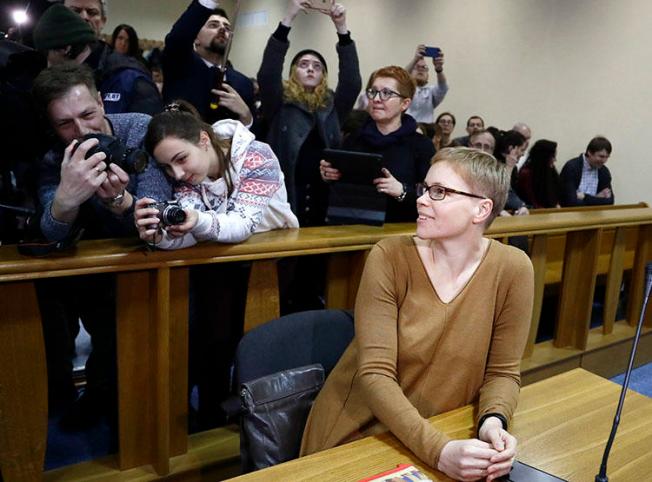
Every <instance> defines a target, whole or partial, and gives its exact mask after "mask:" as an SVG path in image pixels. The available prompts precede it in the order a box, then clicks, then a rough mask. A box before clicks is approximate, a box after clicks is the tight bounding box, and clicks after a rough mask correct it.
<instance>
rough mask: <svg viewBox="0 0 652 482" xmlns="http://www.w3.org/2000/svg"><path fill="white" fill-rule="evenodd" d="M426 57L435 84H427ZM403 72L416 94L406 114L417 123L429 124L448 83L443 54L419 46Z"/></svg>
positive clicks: (422, 45) (439, 51) (436, 50)
mask: <svg viewBox="0 0 652 482" xmlns="http://www.w3.org/2000/svg"><path fill="white" fill-rule="evenodd" d="M426 57H429V58H431V59H432V65H433V67H434V69H435V75H436V79H437V83H436V84H429V83H428V80H429V68H428V63H427V61H426ZM405 70H407V71H408V72H409V73H410V75H411V76H412V79H413V80H414V82H415V84H416V85H417V92H416V93H415V95H414V98H413V99H412V105H410V108H409V109H408V112H407V113H408V114H410V115H411V116H412V117H414V118H415V119H416V121H417V122H423V123H426V124H431V123H432V122H433V121H434V109H435V107H437V106H438V105H439V104H441V102H442V101H443V100H444V97H446V93H447V92H448V83H447V79H446V76H445V75H444V52H443V51H442V49H441V48H440V47H433V46H427V45H426V44H419V45H417V47H416V49H415V51H414V56H413V57H412V59H411V60H410V62H408V64H407V65H406V66H405Z"/></svg>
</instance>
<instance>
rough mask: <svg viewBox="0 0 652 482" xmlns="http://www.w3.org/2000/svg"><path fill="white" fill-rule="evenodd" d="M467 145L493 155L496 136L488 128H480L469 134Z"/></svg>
mask: <svg viewBox="0 0 652 482" xmlns="http://www.w3.org/2000/svg"><path fill="white" fill-rule="evenodd" d="M469 147H472V148H474V149H478V150H480V151H482V152H486V153H488V154H491V155H492V156H493V154H494V149H495V148H496V138H495V137H494V136H493V134H492V133H491V132H489V131H488V130H485V129H482V130H479V131H476V132H474V133H473V134H471V135H470V136H469Z"/></svg>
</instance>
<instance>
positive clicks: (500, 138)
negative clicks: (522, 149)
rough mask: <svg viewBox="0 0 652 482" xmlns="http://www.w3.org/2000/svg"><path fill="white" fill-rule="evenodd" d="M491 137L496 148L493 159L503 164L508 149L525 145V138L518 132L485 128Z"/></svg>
mask: <svg viewBox="0 0 652 482" xmlns="http://www.w3.org/2000/svg"><path fill="white" fill-rule="evenodd" d="M487 130H488V131H489V132H491V135H493V136H494V138H495V139H496V147H495V148H494V157H495V158H496V159H497V160H499V161H500V162H505V161H506V157H505V155H506V154H508V153H509V149H510V148H511V147H514V146H522V145H523V144H525V136H524V135H523V134H521V133H520V132H518V131H515V130H510V131H501V130H500V129H496V128H495V127H489V128H487Z"/></svg>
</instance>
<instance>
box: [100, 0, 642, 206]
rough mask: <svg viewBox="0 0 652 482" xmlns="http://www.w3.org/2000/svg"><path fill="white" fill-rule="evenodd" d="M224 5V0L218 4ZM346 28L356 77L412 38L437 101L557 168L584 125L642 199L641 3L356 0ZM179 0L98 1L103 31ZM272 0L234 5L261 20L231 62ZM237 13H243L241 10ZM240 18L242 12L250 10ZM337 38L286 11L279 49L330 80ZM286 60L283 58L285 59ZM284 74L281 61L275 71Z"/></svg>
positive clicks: (253, 40) (253, 65) (254, 38)
mask: <svg viewBox="0 0 652 482" xmlns="http://www.w3.org/2000/svg"><path fill="white" fill-rule="evenodd" d="M223 3H224V6H225V8H226V9H227V11H229V12H231V11H232V10H233V5H234V2H233V0H229V1H228V2H223ZM348 3H349V4H348V5H347V7H348V18H349V22H348V23H349V28H350V30H351V32H352V36H353V38H354V40H355V41H356V43H357V45H358V51H359V55H360V63H361V65H360V68H361V72H362V76H363V79H364V80H365V81H366V78H367V77H368V75H369V74H370V73H371V72H372V71H373V70H374V69H375V68H377V67H380V66H383V65H389V64H398V65H404V64H406V63H407V62H408V61H409V59H410V58H411V56H412V54H413V51H414V47H415V46H416V45H417V44H418V43H421V42H423V43H426V44H428V45H434V46H438V47H441V48H442V49H443V50H444V52H445V56H446V65H445V71H446V75H447V77H448V80H449V84H450V86H451V89H450V92H449V94H448V96H447V97H446V99H445V101H444V103H443V104H442V106H441V107H440V110H441V111H443V110H448V111H451V112H453V113H454V114H455V115H456V117H457V121H458V124H457V129H456V132H455V135H462V133H463V128H464V123H465V121H466V118H467V117H468V116H469V115H471V114H476V113H477V114H480V115H482V116H483V117H484V118H485V120H486V121H487V123H488V124H491V125H496V126H498V127H501V128H508V127H510V126H511V125H512V124H513V123H514V122H515V121H519V120H522V121H525V122H527V123H529V124H530V125H531V127H532V130H533V138H534V139H539V138H548V139H552V140H555V141H557V142H558V143H559V151H558V159H559V161H558V164H557V165H558V168H559V169H561V167H562V166H563V163H564V162H565V161H566V160H567V159H569V158H571V157H574V156H576V155H577V154H579V153H580V152H582V151H583V150H584V148H585V147H586V144H587V143H588V141H589V140H590V138H591V137H593V136H594V135H595V134H603V135H606V136H607V137H608V138H609V139H610V140H611V141H612V143H613V145H614V152H613V154H612V158H611V159H610V161H609V164H608V165H609V168H610V170H611V172H612V175H613V177H614V184H613V185H614V192H615V194H616V199H617V201H618V202H619V203H629V202H637V201H640V200H643V201H646V202H648V203H651V204H652V189H650V188H649V186H650V182H651V181H652V168H650V164H652V156H651V155H650V154H649V152H648V144H647V142H646V141H645V139H646V137H647V135H650V134H649V132H650V127H649V125H650V121H651V120H652V94H650V93H649V89H650V88H652V55H651V53H650V52H651V51H652V49H650V45H649V44H650V40H649V29H650V25H652V2H649V1H648V0H621V1H613V0H492V1H487V0H431V1H428V0H356V1H355V2H353V1H351V2H348ZM186 5H187V2H186V1H181V0H174V1H166V2H160V1H158V2H155V1H153V0H139V1H138V2H135V1H127V0H110V8H111V10H110V14H109V20H110V22H109V24H108V25H107V27H106V29H105V30H106V32H110V31H112V28H113V27H114V26H115V25H117V24H118V23H122V22H125V23H129V24H131V25H133V26H134V27H135V28H136V29H137V31H138V32H139V35H140V36H141V37H144V38H158V39H162V38H163V37H164V36H165V33H167V30H168V29H169V26H170V25H171V23H172V22H174V20H175V19H176V17H177V16H178V15H179V14H180V13H181V12H182V11H183V10H184V9H185V7H186ZM285 6H286V2H285V1H284V0H243V2H242V8H241V12H242V13H244V14H249V15H251V14H252V13H253V12H258V15H257V16H255V18H254V20H255V21H257V22H259V21H260V20H261V19H262V20H264V19H265V18H266V20H267V21H266V23H263V24H262V25H261V24H257V25H253V26H252V25H245V26H242V28H240V27H238V29H237V32H236V40H235V43H234V46H233V51H232V56H231V59H232V61H233V62H234V64H235V65H236V66H237V68H238V69H239V70H241V71H242V72H243V73H245V74H246V75H250V76H251V75H255V73H256V71H257V70H258V66H259V65H260V60H261V56H262V51H263V48H264V46H265V42H266V40H267V38H268V36H269V35H270V34H271V32H272V31H273V30H274V29H275V28H276V25H277V24H278V21H279V20H280V18H281V17H282V16H283V13H284V11H285ZM241 18H244V17H241ZM250 19H251V17H250ZM336 40H337V37H336V35H335V30H334V28H333V25H332V23H331V21H330V20H329V19H328V18H327V17H326V16H323V15H320V14H317V13H312V14H309V15H301V16H300V17H298V18H297V20H296V22H295V26H294V28H293V29H292V32H291V33H290V41H291V48H290V52H289V54H288V55H289V58H291V56H293V55H294V53H296V52H297V51H298V50H300V49H302V48H306V47H311V48H315V49H317V50H319V51H320V52H321V53H322V54H323V55H324V56H325V58H326V61H327V62H328V65H329V67H330V69H331V72H330V80H331V83H335V82H336V79H337V76H336V69H337V57H336V55H335V42H336ZM288 61H289V60H288ZM286 71H287V66H286V68H285V70H284V72H286Z"/></svg>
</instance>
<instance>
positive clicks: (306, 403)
mask: <svg viewBox="0 0 652 482" xmlns="http://www.w3.org/2000/svg"><path fill="white" fill-rule="evenodd" d="M353 332H354V330H353V316H352V315H351V313H350V312H347V311H343V310H316V311H304V312H300V313H293V314H291V315H287V316H283V317H281V318H277V319H275V320H272V321H269V322H267V323H265V324H264V325H261V326H259V327H258V328H255V329H253V330H251V331H250V332H248V333H247V334H246V335H245V336H244V337H243V338H242V340H240V343H239V344H238V349H237V352H236V356H235V377H236V380H237V382H238V387H239V388H240V393H241V397H242V400H241V403H242V408H243V411H242V414H241V418H240V457H241V462H242V470H243V472H245V473H246V472H250V471H252V470H258V469H261V468H264V467H269V466H271V465H275V464H278V463H281V462H285V461H287V460H291V459H293V458H296V457H298V456H299V449H300V447H301V435H302V433H303V427H304V426H305V423H306V419H307V417H308V413H309V412H310V408H311V406H312V402H313V401H314V399H315V397H316V396H317V394H318V393H319V390H320V389H321V386H322V384H323V382H324V379H325V376H326V375H327V374H328V373H329V372H330V371H331V370H332V369H333V367H334V366H335V364H336V363H337V361H338V360H339V358H340V356H341V355H342V353H343V352H344V350H345V349H346V347H347V346H348V345H349V344H350V342H351V340H352V339H353ZM320 365H321V366H320ZM322 367H323V370H322Z"/></svg>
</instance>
